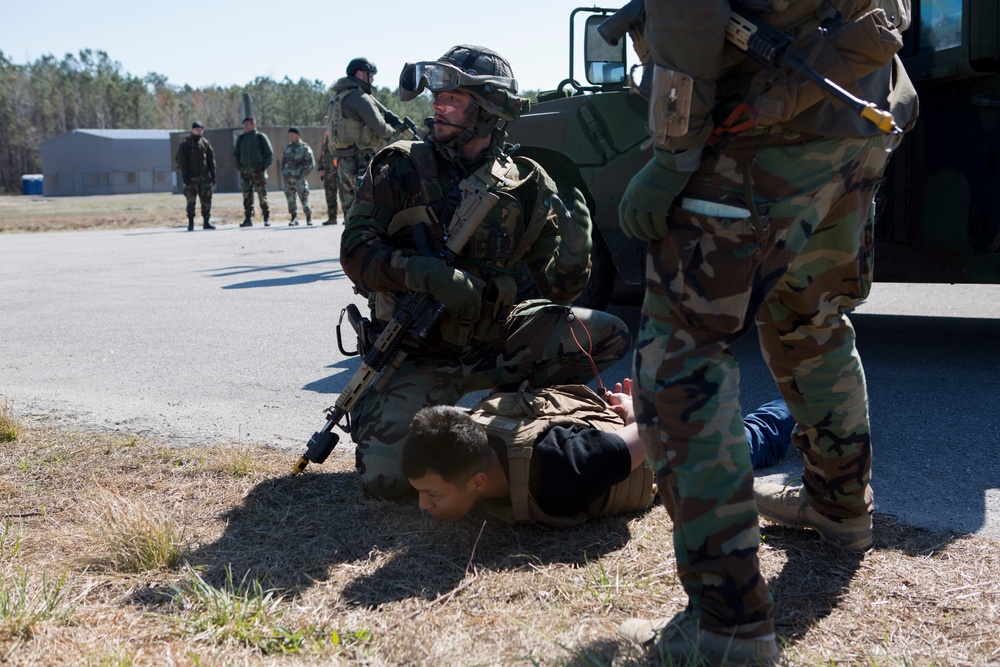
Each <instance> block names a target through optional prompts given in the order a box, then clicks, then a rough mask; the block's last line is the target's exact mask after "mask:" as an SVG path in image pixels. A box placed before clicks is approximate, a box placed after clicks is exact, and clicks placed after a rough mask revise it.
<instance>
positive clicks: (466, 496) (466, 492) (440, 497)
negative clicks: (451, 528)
mask: <svg viewBox="0 0 1000 667" xmlns="http://www.w3.org/2000/svg"><path fill="white" fill-rule="evenodd" d="M477 478H483V479H485V477H484V475H483V474H482V473H477V474H475V475H473V476H472V477H470V478H468V479H467V480H465V482H462V483H459V484H452V483H451V482H446V481H445V480H443V479H442V478H441V475H439V474H437V473H436V472H428V473H427V474H426V475H424V476H423V477H420V478H418V479H411V480H410V485H412V486H413V488H414V489H416V490H417V492H418V493H419V494H420V509H422V510H423V511H425V512H427V513H428V514H429V515H431V516H432V517H433V518H435V519H437V520H438V521H447V522H449V523H451V522H453V521H458V520H459V519H461V518H462V517H463V516H465V515H466V514H468V513H469V510H471V509H472V506H473V505H475V504H476V500H477V499H478V492H477V483H479V484H481V483H482V480H479V482H477Z"/></svg>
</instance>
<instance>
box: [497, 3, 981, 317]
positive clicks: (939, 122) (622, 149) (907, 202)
mask: <svg viewBox="0 0 1000 667" xmlns="http://www.w3.org/2000/svg"><path fill="white" fill-rule="evenodd" d="M617 9H618V8H599V7H589V8H587V7H580V8H577V9H575V10H574V11H573V12H572V14H571V16H570V29H569V42H570V66H569V76H568V78H566V79H564V80H563V81H562V82H560V83H559V85H558V86H557V87H556V88H555V89H553V90H551V91H546V92H543V93H540V94H539V95H538V102H537V103H536V104H535V105H534V106H532V108H531V109H530V111H529V112H528V113H526V114H525V115H524V116H522V117H521V119H520V120H518V122H516V123H513V124H512V125H511V127H510V141H511V142H513V143H517V144H520V148H519V149H518V154H519V155H525V156H528V157H531V158H533V159H535V160H537V161H538V162H539V163H541V164H542V166H544V167H545V169H546V171H548V172H549V173H550V174H551V175H552V176H553V178H555V179H556V181H557V182H558V183H559V184H560V186H569V185H575V186H577V187H579V188H580V189H581V190H582V191H583V192H584V193H585V195H586V197H587V201H588V203H589V205H590V209H591V214H592V215H593V218H594V249H593V254H592V260H593V267H594V268H593V273H592V276H591V281H590V284H589V285H588V287H587V290H586V292H585V293H584V294H583V295H582V296H581V298H580V303H582V304H584V305H589V306H592V307H598V308H601V307H604V306H605V305H606V304H607V303H608V302H609V301H613V302H628V301H634V300H635V299H636V298H637V295H638V294H641V292H642V279H643V273H644V266H645V260H644V255H645V248H644V246H643V244H641V243H639V242H636V241H633V240H631V239H628V238H626V237H625V235H624V234H622V232H621V230H620V229H619V227H618V202H619V200H620V198H621V195H622V193H623V192H624V190H625V188H626V186H627V185H628V182H629V179H630V178H631V176H632V174H634V173H635V172H636V171H637V170H638V169H639V168H640V167H641V166H642V165H643V164H645V163H646V161H647V160H648V159H649V158H650V156H651V149H649V148H643V143H644V142H645V140H646V138H647V133H646V103H645V100H644V99H643V98H642V96H641V95H639V94H637V93H634V92H630V82H632V81H633V78H634V77H633V75H632V73H630V72H629V71H628V60H629V58H627V56H628V55H629V52H628V51H627V50H626V49H627V43H628V41H629V40H628V39H625V38H622V39H620V40H618V42H617V43H616V44H609V43H608V42H607V41H606V40H605V39H604V38H603V37H602V35H601V34H600V33H601V32H604V33H605V34H607V32H608V30H607V26H605V29H604V30H602V31H600V32H599V31H598V28H599V27H600V26H601V25H602V24H604V23H605V21H607V20H608V19H609V18H610V17H611V16H612V15H613V14H614V13H615V12H616V11H617ZM911 18H912V22H911V25H910V27H909V29H908V30H907V31H906V32H905V33H904V46H903V49H902V51H901V52H900V56H901V57H902V59H903V62H904V63H905V65H906V69H907V71H908V72H909V75H910V78H911V79H912V80H913V82H914V83H915V84H916V86H917V89H918V91H919V94H920V109H921V113H920V119H919V121H918V122H917V125H916V127H915V129H914V130H912V131H911V132H910V133H909V134H908V135H907V136H906V137H905V138H904V140H903V143H902V144H901V146H900V148H899V149H898V150H897V151H896V153H895V155H894V157H893V159H892V161H891V162H890V166H889V169H888V170H887V172H886V176H885V182H884V183H883V185H882V187H881V188H880V190H879V194H878V197H877V200H876V217H875V223H874V224H875V226H874V237H875V243H876V245H875V248H876V249H875V258H876V259H875V279H876V280H880V281H889V282H951V283H1000V173H998V168H1000V154H998V153H1000V6H998V3H997V2H996V0H913V6H912V17H911ZM578 33H582V39H579V37H580V35H578ZM581 55H582V59H581V58H580V56H581ZM579 60H582V62H583V69H584V72H583V77H584V82H581V81H579V80H577V78H576V77H575V76H574V72H573V69H574V61H579ZM640 85H641V84H640Z"/></svg>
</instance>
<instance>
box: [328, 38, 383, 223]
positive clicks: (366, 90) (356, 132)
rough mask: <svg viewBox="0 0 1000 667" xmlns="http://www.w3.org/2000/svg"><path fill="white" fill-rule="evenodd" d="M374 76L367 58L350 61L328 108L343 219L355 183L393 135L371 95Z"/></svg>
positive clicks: (374, 71) (375, 69)
mask: <svg viewBox="0 0 1000 667" xmlns="http://www.w3.org/2000/svg"><path fill="white" fill-rule="evenodd" d="M377 72H378V69H377V68H376V67H375V65H373V64H372V63H370V62H369V61H368V59H367V58H355V59H354V60H352V61H351V62H350V63H348V65H347V76H345V77H342V78H341V79H340V80H338V81H337V83H335V84H334V86H333V91H334V95H333V99H332V100H330V105H329V107H327V115H326V117H327V124H328V128H327V132H328V134H329V135H330V144H331V145H332V147H333V155H334V157H335V158H336V159H337V178H338V180H339V181H340V203H341V206H342V207H343V209H344V214H345V215H346V214H347V211H348V209H350V208H351V204H353V203H354V197H355V193H356V192H357V186H358V181H359V180H361V177H362V176H364V173H365V170H366V169H367V168H368V165H369V163H371V161H372V158H373V157H375V153H376V151H378V150H379V149H381V148H382V146H384V145H385V144H386V140H387V139H388V138H389V137H390V136H392V133H393V129H392V127H390V126H389V124H388V123H386V120H385V115H384V111H383V110H382V108H381V107H380V106H379V104H378V102H376V101H375V98H373V97H372V94H371V93H372V80H373V79H374V78H375V74H376V73H377Z"/></svg>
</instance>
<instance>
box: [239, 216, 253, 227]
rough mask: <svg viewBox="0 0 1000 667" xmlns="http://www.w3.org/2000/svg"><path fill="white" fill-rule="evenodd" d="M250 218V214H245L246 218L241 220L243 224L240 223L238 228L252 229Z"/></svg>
mask: <svg viewBox="0 0 1000 667" xmlns="http://www.w3.org/2000/svg"><path fill="white" fill-rule="evenodd" d="M252 217H253V215H252V214H251V213H247V214H246V217H244V218H243V222H242V223H240V227H253V220H251V219H250V218H252Z"/></svg>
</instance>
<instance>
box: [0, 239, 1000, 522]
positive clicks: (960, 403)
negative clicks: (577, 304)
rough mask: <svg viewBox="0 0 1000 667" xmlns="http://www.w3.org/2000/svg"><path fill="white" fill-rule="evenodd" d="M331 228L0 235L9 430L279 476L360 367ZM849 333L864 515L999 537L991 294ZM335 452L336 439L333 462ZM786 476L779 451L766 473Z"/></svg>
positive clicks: (792, 464)
mask: <svg viewBox="0 0 1000 667" xmlns="http://www.w3.org/2000/svg"><path fill="white" fill-rule="evenodd" d="M340 229H341V228H340V227H339V226H337V227H298V228H288V227H277V226H275V227H272V228H270V229H264V228H262V227H259V226H257V227H254V228H252V229H238V228H235V227H222V228H220V229H219V230H218V231H215V232H210V231H200V230H199V231H197V232H193V233H188V232H186V231H184V230H183V229H182V228H171V229H151V230H150V229H147V230H124V231H121V230H115V231H90V232H65V233H50V234H4V235H2V236H0V393H3V394H6V396H7V397H8V398H9V399H10V400H11V401H12V402H13V406H14V409H15V411H16V412H17V413H18V414H19V415H21V416H22V417H24V418H26V419H32V420H39V421H43V422H45V423H47V424H56V425H65V426H68V427H72V428H76V429H110V430H119V431H122V432H124V433H128V434H135V435H140V436H145V435H152V436H157V437H162V438H169V439H171V440H172V441H175V442H178V443H180V444H187V443H206V442H216V441H241V442H246V443H270V444H275V445H279V446H282V447H287V448H289V450H290V454H289V462H290V463H291V461H292V460H293V459H294V458H295V457H296V456H297V455H298V453H299V450H300V449H301V447H302V445H303V443H304V442H305V441H306V440H307V439H308V437H309V435H310V434H311V433H312V432H313V431H314V430H316V429H317V428H318V427H319V426H321V425H322V423H323V413H322V410H323V408H325V407H326V406H327V405H330V404H331V403H333V401H334V400H336V396H337V394H338V392H339V391H340V390H341V389H342V388H343V387H344V385H345V384H346V382H347V380H348V379H349V378H350V376H351V374H352V373H353V371H354V369H355V368H356V367H357V364H358V360H357V358H356V357H349V358H345V357H344V356H343V355H341V354H340V353H339V352H338V350H337V345H336V338H335V333H334V332H335V326H336V323H337V318H338V315H339V313H340V309H341V308H342V307H343V306H345V305H346V304H348V303H351V302H358V303H360V301H359V300H358V298H357V297H355V296H354V295H353V294H352V291H351V285H350V281H349V280H347V278H346V277H345V276H344V274H343V272H342V271H341V268H340V264H339V262H338V261H337V260H336V259H335V258H336V257H337V255H338V248H339V241H340ZM616 312H617V313H618V314H619V315H620V316H622V317H623V318H624V319H626V320H627V321H629V322H630V324H634V323H635V322H636V320H637V318H638V315H637V309H636V308H619V309H616ZM853 319H854V322H855V325H856V328H857V330H858V335H859V341H860V347H861V351H862V355H863V357H864V360H865V366H866V369H867V372H868V378H869V384H870V388H871V397H872V406H871V412H872V422H873V430H874V434H875V442H876V450H875V470H874V485H875V489H876V500H877V504H878V509H879V510H880V511H882V512H886V513H890V514H894V515H896V516H898V517H900V519H901V520H903V521H905V522H907V523H911V524H914V525H917V526H923V527H926V528H932V529H950V530H953V531H955V532H956V533H967V532H979V533H981V534H984V535H989V536H992V537H1000V393H998V391H997V383H998V375H1000V374H998V370H1000V347H998V345H997V343H998V341H1000V286H950V285H894V284H876V286H875V288H874V290H873V293H872V295H871V298H870V300H869V302H868V303H866V304H865V305H864V306H862V307H861V308H860V309H859V311H858V313H857V314H856V315H855V317H854V318H853ZM738 352H739V356H740V363H741V368H742V373H743V400H744V408H746V409H751V408H752V407H754V406H756V405H757V404H759V403H762V402H764V401H766V400H770V398H772V397H773V396H774V395H775V391H774V388H773V383H772V381H771V378H770V376H769V375H768V374H767V371H766V369H765V367H764V365H763V362H762V360H761V358H760V354H759V352H758V351H757V349H756V342H755V341H754V340H753V339H752V338H748V339H745V340H744V341H742V342H741V343H740V345H739V348H738ZM628 374H629V366H628V364H626V363H623V364H621V365H620V366H618V367H616V368H613V369H610V370H609V371H607V372H606V373H605V374H604V379H605V382H613V381H614V380H617V379H620V378H621V377H623V376H625V375H628ZM351 453H352V447H351V445H350V442H349V439H346V438H345V439H344V441H342V443H341V445H340V447H338V450H337V454H338V455H340V456H350V455H351ZM800 468H801V464H800V463H799V462H798V461H797V460H796V457H795V455H794V454H793V455H791V456H789V457H786V459H785V461H784V462H782V464H781V465H780V466H779V467H778V468H776V469H772V472H774V471H776V473H777V474H782V475H788V474H793V473H794V472H795V471H796V469H800Z"/></svg>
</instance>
